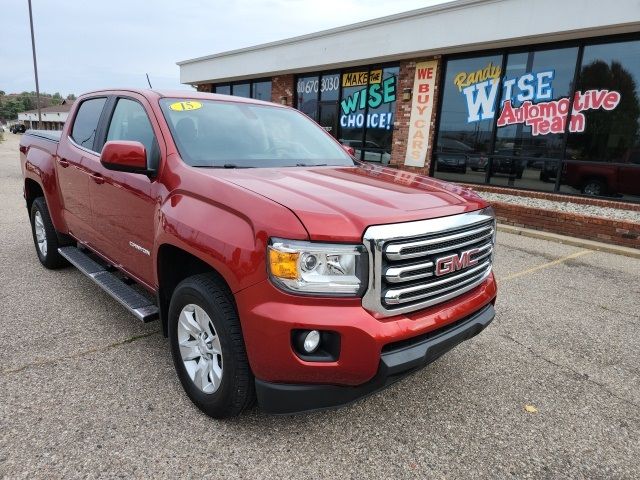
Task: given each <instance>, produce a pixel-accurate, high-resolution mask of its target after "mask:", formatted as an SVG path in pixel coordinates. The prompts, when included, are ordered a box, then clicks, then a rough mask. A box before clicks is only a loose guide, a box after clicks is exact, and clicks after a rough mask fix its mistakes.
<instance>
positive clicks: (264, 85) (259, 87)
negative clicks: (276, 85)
mask: <svg viewBox="0 0 640 480" xmlns="http://www.w3.org/2000/svg"><path fill="white" fill-rule="evenodd" d="M251 90H252V91H251V98H255V99H257V100H264V101H265V102H270V101H271V81H270V80H268V81H265V82H254V83H253V84H252V86H251Z"/></svg>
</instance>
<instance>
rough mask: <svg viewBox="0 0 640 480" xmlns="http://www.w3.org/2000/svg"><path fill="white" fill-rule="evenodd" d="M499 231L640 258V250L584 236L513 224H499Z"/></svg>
mask: <svg viewBox="0 0 640 480" xmlns="http://www.w3.org/2000/svg"><path fill="white" fill-rule="evenodd" d="M498 231H499V232H504V233H511V234H513V235H522V236H523V237H530V238H537V239H540V240H548V241H550V242H556V243H563V244H565V245H571V246H572V247H582V248H587V249H589V250H598V251H600V252H606V253H613V254H615V255H623V256H625V257H631V258H638V259H640V250H638V249H635V248H630V247H623V246H621V245H611V244H609V243H602V242H594V241H593V240H586V239H583V238H576V237H567V236H566V235H558V234H557V233H549V232H543V231H541V230H532V229H530V228H522V227H513V226H511V225H504V224H501V223H499V224H498Z"/></svg>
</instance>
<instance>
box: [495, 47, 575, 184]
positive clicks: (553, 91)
mask: <svg viewBox="0 0 640 480" xmlns="http://www.w3.org/2000/svg"><path fill="white" fill-rule="evenodd" d="M577 55H578V47H571V48H560V49H554V50H541V51H530V52H524V53H516V54H509V56H508V57H507V65H506V69H505V72H504V74H503V77H502V86H503V88H502V101H501V109H500V116H499V117H498V121H497V125H498V128H497V131H496V140H495V147H494V154H495V156H493V157H492V159H491V172H490V175H489V182H490V183H492V184H494V185H503V186H512V187H514V186H515V187H520V188H529V189H535V190H543V191H553V190H554V188H555V177H556V174H557V170H558V165H559V163H558V162H556V161H554V160H552V159H560V158H562V153H563V146H564V132H565V121H566V117H567V115H566V112H568V105H569V104H570V101H569V97H570V95H571V90H572V82H573V76H574V72H575V66H576V59H577ZM560 99H562V102H563V104H562V105H565V108H566V110H565V114H564V115H563V114H562V113H561V104H560V103H559V100H560ZM536 106H537V108H538V111H539V112H543V110H542V109H543V108H547V109H548V110H546V111H545V112H544V113H541V114H540V115H538V116H536V114H535V112H536V110H535V108H536Z"/></svg>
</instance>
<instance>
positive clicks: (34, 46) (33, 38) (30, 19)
mask: <svg viewBox="0 0 640 480" xmlns="http://www.w3.org/2000/svg"><path fill="white" fill-rule="evenodd" d="M27 1H28V2H29V24H30V25H31V51H32V52H33V72H34V74H35V76H36V107H37V108H38V128H41V127H42V113H41V112H40V85H39V84H38V63H37V62H36V39H35V37H34V35H33V13H32V12H31V0H27Z"/></svg>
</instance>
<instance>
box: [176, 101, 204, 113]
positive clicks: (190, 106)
mask: <svg viewBox="0 0 640 480" xmlns="http://www.w3.org/2000/svg"><path fill="white" fill-rule="evenodd" d="M169 108H170V109H171V110H173V111H176V112H186V111H188V110H198V109H199V108H202V104H201V103H200V102H194V101H188V102H174V103H172V104H171V105H169Z"/></svg>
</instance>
